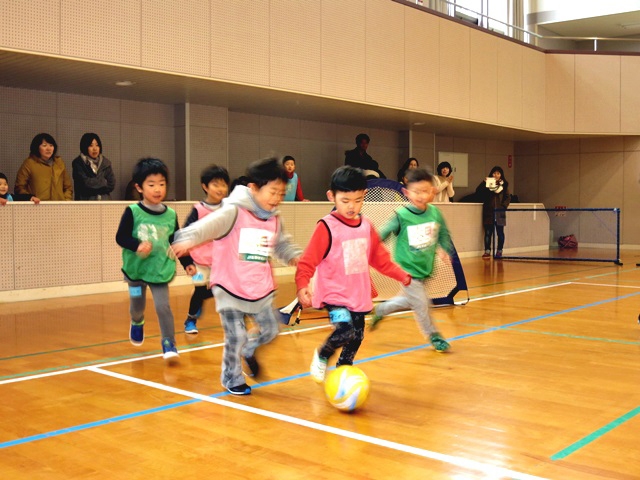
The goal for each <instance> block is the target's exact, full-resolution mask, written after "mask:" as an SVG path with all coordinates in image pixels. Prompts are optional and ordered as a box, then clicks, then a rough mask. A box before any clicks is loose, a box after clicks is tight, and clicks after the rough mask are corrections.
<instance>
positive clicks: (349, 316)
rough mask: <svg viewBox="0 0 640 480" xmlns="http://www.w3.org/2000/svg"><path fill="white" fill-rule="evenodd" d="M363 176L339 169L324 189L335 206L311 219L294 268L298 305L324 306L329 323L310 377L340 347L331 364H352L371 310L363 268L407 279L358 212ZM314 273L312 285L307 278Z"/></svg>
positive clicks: (318, 377)
mask: <svg viewBox="0 0 640 480" xmlns="http://www.w3.org/2000/svg"><path fill="white" fill-rule="evenodd" d="M366 189H367V179H366V178H365V176H364V173H363V171H362V170H360V169H359V168H354V167H349V166H345V167H340V168H338V169H337V170H336V171H335V172H334V173H333V175H332V177H331V189H330V190H329V191H328V192H327V198H328V199H329V201H331V202H334V204H335V210H334V211H333V212H331V213H330V214H329V215H326V216H325V217H323V218H322V219H320V221H319V222H318V223H317V225H316V228H315V231H314V232H313V235H312V236H311V240H310V241H309V244H308V245H307V248H306V249H305V251H304V253H303V255H302V257H301V258H300V262H299V263H298V269H297V271H296V286H297V288H298V300H299V301H300V303H301V304H302V306H303V307H310V306H313V307H314V308H326V309H327V310H328V312H329V319H330V320H331V323H332V324H333V326H334V327H335V330H334V331H333V333H332V334H331V335H330V336H329V338H327V340H326V341H325V343H324V344H323V345H322V346H321V347H320V348H319V349H317V350H316V351H315V352H314V356H313V361H312V362H311V368H310V373H311V378H312V379H313V380H314V381H316V382H317V383H321V382H323V381H324V376H325V372H326V369H327V363H328V361H329V358H330V357H331V356H332V355H333V354H334V353H335V351H336V350H337V349H339V348H342V352H341V354H340V357H339V358H338V363H337V366H340V365H353V359H354V358H355V356H356V353H357V352H358V349H359V348H360V344H361V343H362V339H363V338H364V316H365V314H367V313H369V312H370V311H371V310H372V309H373V300H372V295H371V277H370V275H369V266H372V267H373V268H375V269H376V270H378V271H379V272H380V273H382V274H384V275H387V276H389V277H391V278H393V279H395V280H398V281H399V282H402V284H403V285H408V284H409V283H410V282H411V277H410V276H409V274H408V273H406V272H404V271H403V270H402V269H401V268H400V267H398V266H397V265H396V264H395V263H393V262H392V261H391V256H390V255H389V251H388V250H387V249H386V247H385V246H384V245H383V243H382V242H381V241H380V237H379V236H378V234H377V233H376V230H375V228H374V227H373V225H372V224H371V222H370V221H369V220H368V219H366V218H363V217H362V216H361V215H360V209H361V208H362V204H363V202H364V194H365V191H366ZM314 273H315V274H316V279H315V288H314V291H313V292H312V291H311V288H310V285H309V283H310V281H311V277H313V275H314Z"/></svg>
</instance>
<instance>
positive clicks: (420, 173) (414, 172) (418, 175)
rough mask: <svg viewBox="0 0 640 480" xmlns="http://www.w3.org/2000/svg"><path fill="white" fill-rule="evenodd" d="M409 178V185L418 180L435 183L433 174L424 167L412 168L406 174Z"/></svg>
mask: <svg viewBox="0 0 640 480" xmlns="http://www.w3.org/2000/svg"><path fill="white" fill-rule="evenodd" d="M404 176H405V178H406V179H407V185H409V184H410V183H417V182H429V183H430V184H431V185H433V175H431V174H430V173H429V172H427V171H426V170H425V169H424V168H410V169H409V170H407V171H406V173H405V174H404Z"/></svg>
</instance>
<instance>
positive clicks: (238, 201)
mask: <svg viewBox="0 0 640 480" xmlns="http://www.w3.org/2000/svg"><path fill="white" fill-rule="evenodd" d="M225 203H229V204H231V205H237V206H239V207H242V208H246V209H247V210H249V211H250V212H252V213H253V214H254V215H255V216H257V217H258V218H262V219H263V220H266V219H268V218H271V217H272V216H274V215H277V214H278V209H275V210H271V211H269V210H264V209H262V208H260V207H259V206H258V205H257V204H256V202H255V200H254V199H253V195H252V194H251V190H250V189H249V187H245V186H244V185H237V186H236V187H235V188H234V189H233V191H232V192H231V194H230V195H229V197H228V198H227V200H226V201H225Z"/></svg>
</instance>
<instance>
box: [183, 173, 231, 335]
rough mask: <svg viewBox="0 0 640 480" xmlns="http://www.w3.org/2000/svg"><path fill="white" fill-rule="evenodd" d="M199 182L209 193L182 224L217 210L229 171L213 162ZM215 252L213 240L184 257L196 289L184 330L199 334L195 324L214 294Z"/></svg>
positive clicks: (220, 204) (224, 191)
mask: <svg viewBox="0 0 640 480" xmlns="http://www.w3.org/2000/svg"><path fill="white" fill-rule="evenodd" d="M200 185H201V186H202V190H204V193H206V195H207V197H206V198H205V199H204V200H203V201H201V202H198V203H196V204H195V205H194V207H193V210H191V213H190V214H189V216H188V217H187V220H186V221H185V222H184V226H183V228H184V227H188V226H189V225H191V224H192V223H194V222H195V221H197V220H199V219H201V218H204V217H205V216H207V215H209V214H210V213H211V212H215V211H216V210H218V209H219V208H220V207H221V206H222V199H223V198H224V197H226V196H227V193H228V191H229V172H227V169H226V168H224V167H218V166H217V165H211V166H209V167H207V168H205V169H204V170H203V171H202V174H201V175H200ZM212 252H213V245H212V244H211V243H203V244H202V245H200V246H198V247H196V248H194V249H192V250H191V251H190V252H189V256H187V257H185V258H186V259H187V260H186V263H188V265H187V267H185V270H186V272H187V274H188V275H191V278H192V279H193V284H194V285H195V289H194V291H193V295H191V301H190V302H189V313H188V315H187V319H186V320H185V322H184V333H188V334H193V335H197V334H198V327H197V325H196V324H197V321H198V317H200V314H201V313H202V303H203V302H204V301H205V300H206V299H208V298H211V297H213V293H212V292H211V289H210V288H209V279H210V275H211V263H212ZM183 263H184V262H183Z"/></svg>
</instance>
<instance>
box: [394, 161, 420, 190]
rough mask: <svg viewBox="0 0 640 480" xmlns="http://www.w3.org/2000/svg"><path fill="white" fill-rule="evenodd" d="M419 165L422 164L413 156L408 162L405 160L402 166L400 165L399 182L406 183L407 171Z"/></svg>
mask: <svg viewBox="0 0 640 480" xmlns="http://www.w3.org/2000/svg"><path fill="white" fill-rule="evenodd" d="M419 166H420V164H419V163H418V160H417V159H416V158H414V157H411V158H409V159H408V160H407V161H406V162H404V163H403V164H402V167H400V170H398V183H401V184H402V185H406V184H407V182H406V179H405V174H406V173H407V170H411V169H413V168H418V167H419Z"/></svg>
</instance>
